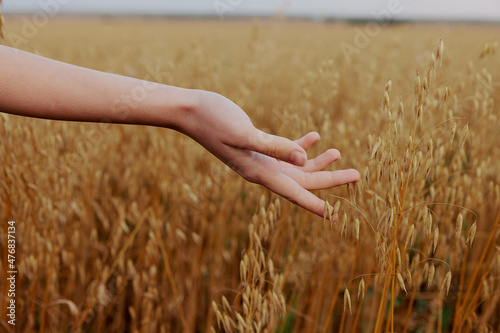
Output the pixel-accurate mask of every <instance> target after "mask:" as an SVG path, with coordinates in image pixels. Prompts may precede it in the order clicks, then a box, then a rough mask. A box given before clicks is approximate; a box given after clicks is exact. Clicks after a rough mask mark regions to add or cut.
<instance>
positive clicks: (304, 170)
mask: <svg viewBox="0 0 500 333" xmlns="http://www.w3.org/2000/svg"><path fill="white" fill-rule="evenodd" d="M200 93H201V94H202V97H201V98H200V101H199V108H196V110H195V111H194V112H193V113H192V114H191V115H190V117H189V118H190V119H189V121H187V122H185V124H187V125H186V126H184V127H183V128H182V129H181V131H182V132H184V133H185V134H187V135H189V136H190V137H192V138H193V139H194V140H196V141H197V142H198V143H200V144H201V145H203V146H204V147H205V148H206V149H207V150H209V151H210V152H211V153H212V154H214V155H215V156H216V157H218V158H219V159H220V160H221V161H222V162H224V163H225V164H227V165H228V166H229V167H231V169H233V170H234V171H236V172H237V173H238V174H240V175H241V176H242V177H243V178H244V179H246V180H248V181H250V182H252V183H257V184H260V185H263V186H265V187H267V188H268V189H269V190H271V191H273V192H275V193H277V194H279V195H281V196H282V197H284V198H286V199H288V200H289V201H291V202H293V203H295V204H297V205H299V206H301V207H303V208H305V209H307V210H309V211H311V212H313V213H315V214H317V215H319V216H321V217H323V213H324V208H325V207H324V205H325V201H323V200H321V199H320V198H318V197H317V196H315V195H314V194H312V193H311V192H310V190H318V189H328V188H332V187H336V186H341V185H345V184H348V183H354V182H357V181H359V179H360V174H359V172H358V171H357V170H354V169H348V170H336V171H323V170H324V169H325V168H326V167H328V166H329V165H330V164H332V163H333V162H335V161H337V160H338V159H340V152H339V151H338V150H336V149H329V150H327V151H325V152H324V153H322V154H321V155H319V156H317V157H316V158H314V159H310V160H307V154H306V151H307V150H308V149H309V147H311V145H312V144H313V143H315V142H316V141H318V140H319V139H320V136H319V134H318V133H316V132H310V133H308V134H306V135H305V136H303V137H302V138H300V139H298V140H297V141H291V140H289V139H286V138H283V137H279V136H275V135H270V134H267V133H265V132H262V131H261V130H259V129H257V128H255V127H254V126H253V125H252V122H251V121H250V118H249V117H248V116H247V114H246V113H245V112H244V111H243V110H242V109H241V108H239V107H238V106H237V105H236V104H234V103H233V102H231V101H230V100H229V99H227V98H225V97H223V96H221V95H218V94H214V93H206V92H200Z"/></svg>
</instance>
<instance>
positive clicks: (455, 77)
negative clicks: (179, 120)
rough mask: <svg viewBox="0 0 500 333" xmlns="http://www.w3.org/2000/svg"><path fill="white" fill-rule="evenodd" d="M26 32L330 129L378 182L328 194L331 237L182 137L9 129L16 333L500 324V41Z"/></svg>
mask: <svg viewBox="0 0 500 333" xmlns="http://www.w3.org/2000/svg"><path fill="white" fill-rule="evenodd" d="M5 22H6V23H5V24H6V26H5V27H4V36H5V44H7V45H13V44H14V45H15V46H17V47H19V48H21V49H24V50H27V51H30V52H34V53H37V54H40V55H43V56H46V57H49V58H53V59H57V60H61V61H64V62H69V63H72V64H76V65H80V66H85V67H89V68H93V69H97V70H102V71H107V72H113V73H118V74H123V75H127V76H133V77H136V78H140V79H146V80H151V81H156V82H161V83H165V84H171V85H176V86H181V87H188V88H198V89H207V90H211V91H215V92H218V93H220V94H222V95H225V96H226V97H228V98H230V99H231V100H233V101H235V102H236V103H237V104H238V105H239V106H240V107H242V108H243V109H244V110H245V111H246V112H247V113H248V114H249V116H250V117H251V119H252V121H253V122H254V124H255V125H256V126H257V127H259V128H261V129H263V130H265V131H267V132H269V133H273V134H277V135H281V136H286V137H289V138H291V139H298V138H299V137H301V136H302V135H303V134H305V133H307V132H309V131H313V130H315V131H318V132H319V133H320V135H321V136H322V139H321V141H320V142H318V143H317V144H316V145H315V146H313V147H312V148H311V150H310V152H309V156H310V157H311V156H314V155H317V154H319V153H321V152H323V151H324V150H326V149H328V148H332V147H335V148H337V149H339V150H340V151H341V152H342V156H343V159H342V160H341V161H339V162H337V163H336V164H335V165H333V166H332V168H351V167H352V168H356V169H358V170H359V171H360V173H361V175H362V180H361V181H360V182H359V183H358V184H356V185H355V186H352V185H350V186H344V187H341V188H334V189H331V190H323V191H316V192H315V193H316V194H318V195H319V196H320V197H321V198H325V199H327V200H328V202H329V203H330V204H332V206H334V207H335V212H327V213H337V214H338V216H339V219H338V221H337V223H336V224H332V225H331V224H330V223H329V222H326V223H325V221H324V220H322V219H321V218H319V217H316V216H313V215H312V214H311V213H308V212H305V211H304V210H303V209H301V208H298V207H296V206H294V205H293V204H291V203H289V202H287V201H286V200H284V199H281V198H279V197H277V196H276V195H274V194H272V193H270V192H269V191H267V190H266V189H264V188H262V187H260V186H257V185H255V184H250V183H247V182H245V181H244V180H243V179H241V178H239V176H237V175H236V174H235V173H233V172H232V171H231V170H230V169H229V168H228V167H226V166H224V165H223V164H222V163H221V162H219V161H218V160H217V159H216V158H214V157H213V156H211V155H210V154H209V153H208V152H206V151H205V150H204V149H203V148H202V147H200V146H198V145H197V144H196V143H195V142H194V141H192V140H190V139H189V138H187V137H185V136H183V135H181V134H179V133H176V132H174V131H170V130H166V129H161V128H154V127H141V126H126V125H116V124H88V123H70V122H58V121H48V120H40V119H28V118H22V117H17V116H12V115H6V114H0V139H1V141H0V150H1V154H0V175H1V176H0V182H1V187H0V216H1V218H2V228H1V229H2V231H1V237H0V244H1V246H0V248H1V251H2V257H1V259H2V272H1V276H2V279H1V281H2V282H1V283H2V295H4V297H3V298H2V308H1V310H0V313H1V315H2V316H1V322H0V323H1V325H0V327H1V328H2V329H3V330H4V331H5V332H10V331H12V332H214V331H215V332H222V331H227V332H498V331H500V319H499V317H498V314H499V313H500V303H499V301H500V241H499V235H500V215H499V213H500V176H499V171H500V147H499V145H498V137H497V136H498V133H500V120H499V107H498V105H500V97H499V96H500V66H498V65H499V52H500V50H497V45H498V35H499V32H500V27H496V26H486V25H484V26H465V25H410V24H400V25H387V26H383V27H381V29H380V31H378V32H377V33H376V34H375V33H372V35H371V36H368V37H369V38H367V39H364V40H363V43H362V44H363V45H360V43H359V42H360V40H359V32H360V31H361V32H363V31H365V29H366V26H365V25H364V24H362V23H360V24H359V25H349V24H340V23H308V22H287V21H283V20H276V21H274V20H270V21H254V20H248V21H228V20H226V21H224V22H219V21H208V20H207V21H195V20H192V21H189V20H159V19H158V20H153V19H151V20H139V19H137V20H132V19H121V20H120V19H97V18H96V19H69V18H58V19H55V18H54V19H51V21H50V22H49V23H48V24H47V25H46V26H43V27H40V28H38V29H37V31H36V33H33V34H31V35H30V36H29V38H26V36H25V35H23V29H25V28H23V25H24V24H25V23H23V21H21V20H19V19H18V18H15V17H12V18H9V17H7V19H6V20H5ZM16 36H18V37H22V38H21V39H15V38H13V37H16ZM23 36H24V37H23ZM23 38H24V39H23ZM356 43H357V44H358V45H357V46H356ZM360 46H362V47H360ZM346 47H347V49H346ZM346 50H349V52H348V51H346ZM9 220H14V221H16V228H17V229H16V237H17V242H16V246H17V248H16V254H17V256H16V265H17V268H18V275H17V285H16V290H17V293H16V304H17V310H16V313H17V320H16V323H17V324H16V326H15V327H13V326H11V325H9V324H7V318H6V301H5V291H6V288H7V283H6V278H5V273H6V271H7V268H6V267H7V262H6V260H7V259H6V258H7V254H6V253H7V251H6V249H7V246H6V244H7V236H6V234H7V221H9Z"/></svg>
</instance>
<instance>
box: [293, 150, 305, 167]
mask: <svg viewBox="0 0 500 333" xmlns="http://www.w3.org/2000/svg"><path fill="white" fill-rule="evenodd" d="M306 161H307V157H306V155H305V154H304V153H302V152H300V151H294V152H293V153H292V154H291V155H290V162H292V163H293V164H295V165H298V166H304V164H306Z"/></svg>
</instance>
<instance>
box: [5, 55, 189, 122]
mask: <svg viewBox="0 0 500 333" xmlns="http://www.w3.org/2000/svg"><path fill="white" fill-rule="evenodd" d="M198 95H199V93H198V92H197V91H194V90H189V89H182V88H178V87H172V86H167V85H163V84H158V83H152V82H147V81H143V80H138V79H133V78H129V77H124V76H120V75H115V74H110V73H104V72H99V71H94V70H90V69H87V68H82V67H78V66H73V65H69V64H65V63H61V62H58V61H55V60H51V59H47V58H43V57H40V56H37V55H33V54H30V53H27V52H22V51H18V50H15V49H12V48H8V47H5V46H0V111H1V112H7V113H12V114H17V115H23V116H29V117H37V118H48V119H58V120H72V121H91V122H113V123H123V124H142V125H153V126H162V127H168V128H175V129H179V126H180V124H182V118H183V117H184V116H185V113H188V112H189V111H190V110H191V109H193V108H195V107H196V105H197V103H198Z"/></svg>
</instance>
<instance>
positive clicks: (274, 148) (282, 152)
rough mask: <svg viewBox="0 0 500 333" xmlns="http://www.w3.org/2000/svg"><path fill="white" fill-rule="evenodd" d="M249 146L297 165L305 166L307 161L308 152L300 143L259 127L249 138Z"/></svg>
mask: <svg viewBox="0 0 500 333" xmlns="http://www.w3.org/2000/svg"><path fill="white" fill-rule="evenodd" d="M248 148H249V149H251V150H254V151H256V152H259V153H262V154H265V155H268V156H270V157H274V158H277V159H279V160H282V161H285V162H289V163H292V164H294V165H297V166H304V164H306V162H307V153H306V151H305V150H304V148H302V147H301V146H300V145H299V144H298V143H296V142H293V141H292V140H289V139H287V138H283V137H280V136H276V135H271V134H268V133H266V132H263V131H261V130H259V129H257V134H256V135H255V136H252V138H250V139H249V142H248Z"/></svg>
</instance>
